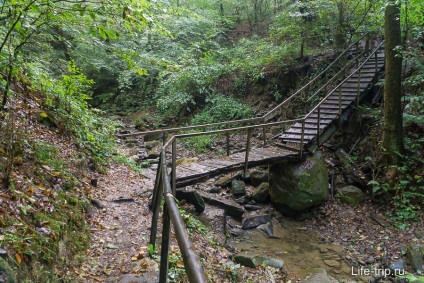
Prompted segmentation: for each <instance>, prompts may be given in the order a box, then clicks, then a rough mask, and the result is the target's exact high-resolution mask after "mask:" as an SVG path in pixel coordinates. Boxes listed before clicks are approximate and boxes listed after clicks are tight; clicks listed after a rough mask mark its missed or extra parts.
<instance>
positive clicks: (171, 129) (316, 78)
mask: <svg viewBox="0 0 424 283" xmlns="http://www.w3.org/2000/svg"><path fill="white" fill-rule="evenodd" d="M366 35H368V33H365V34H363V35H362V36H361V37H359V38H358V39H357V40H356V41H355V42H353V43H352V44H350V45H349V47H348V48H347V49H345V50H344V51H343V52H342V53H341V54H340V55H339V56H338V57H337V58H336V59H335V60H334V61H333V62H331V63H330V64H329V65H328V66H327V67H326V68H325V69H324V70H323V71H322V72H320V73H319V74H318V75H316V76H315V77H314V78H313V79H312V80H310V81H309V82H308V83H307V84H306V85H304V86H303V87H301V88H300V89H299V90H298V91H296V92H295V93H294V94H292V95H290V96H289V97H288V98H286V99H285V100H284V101H283V102H281V103H280V104H279V105H277V106H276V107H274V108H273V109H271V110H270V111H268V112H267V113H266V114H264V115H263V116H261V117H255V118H248V119H240V120H231V121H225V122H219V123H211V124H203V125H193V126H186V127H176V128H168V129H159V130H152V131H143V132H137V133H131V134H121V135H118V137H119V138H125V137H135V136H143V135H146V134H154V133H157V134H159V133H163V134H167V133H173V132H180V131H187V130H197V129H205V128H210V127H219V126H229V125H234V124H238V123H252V122H258V121H265V122H266V120H267V117H269V116H270V115H271V114H273V113H274V112H275V111H277V110H278V109H280V108H282V107H283V106H285V105H286V104H287V103H289V102H290V101H291V100H292V99H294V98H295V97H297V96H298V95H300V94H301V93H302V92H303V91H304V90H305V89H307V88H308V87H310V86H311V85H312V84H313V83H314V82H316V81H317V80H318V79H319V78H320V77H321V76H322V75H323V74H325V73H327V72H328V70H330V69H331V67H333V66H334V65H335V64H336V63H337V62H338V61H339V60H340V59H341V58H342V57H343V56H344V55H346V53H347V52H348V51H349V50H351V49H352V47H356V44H357V43H358V42H359V41H360V40H362V39H363V38H364V37H365V36H366ZM361 54H362V53H361ZM338 74H339V73H337V74H336V76H337V75H338Z"/></svg>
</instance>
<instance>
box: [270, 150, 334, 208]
mask: <svg viewBox="0 0 424 283" xmlns="http://www.w3.org/2000/svg"><path fill="white" fill-rule="evenodd" d="M269 194H270V196H271V201H272V203H273V204H274V205H275V207H276V208H277V209H278V210H280V211H281V212H283V213H286V214H297V213H298V212H302V211H304V210H306V209H308V208H310V207H313V206H316V205H319V204H321V203H322V202H323V201H325V200H327V197H328V170H327V167H326V166H325V162H324V159H323V157H322V155H321V154H320V153H319V152H317V153H315V155H314V156H312V157H309V158H308V159H307V160H305V161H303V162H298V163H285V164H278V165H274V166H272V167H271V168H270V184H269Z"/></svg>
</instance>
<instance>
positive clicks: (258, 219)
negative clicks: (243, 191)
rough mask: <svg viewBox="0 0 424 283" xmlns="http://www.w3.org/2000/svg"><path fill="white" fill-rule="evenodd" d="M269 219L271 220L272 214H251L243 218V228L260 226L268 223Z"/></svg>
mask: <svg viewBox="0 0 424 283" xmlns="http://www.w3.org/2000/svg"><path fill="white" fill-rule="evenodd" d="M269 221H271V216H270V215H269V214H262V215H250V216H247V217H245V218H243V221H242V223H241V226H242V228H243V229H251V228H255V227H258V226H259V225H261V224H266V223H268V222H269Z"/></svg>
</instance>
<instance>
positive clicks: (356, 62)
mask: <svg viewBox="0 0 424 283" xmlns="http://www.w3.org/2000/svg"><path fill="white" fill-rule="evenodd" d="M358 53H359V42H358V41H357V42H356V52H355V56H356V60H355V67H358V66H359V58H358V56H357V55H358Z"/></svg>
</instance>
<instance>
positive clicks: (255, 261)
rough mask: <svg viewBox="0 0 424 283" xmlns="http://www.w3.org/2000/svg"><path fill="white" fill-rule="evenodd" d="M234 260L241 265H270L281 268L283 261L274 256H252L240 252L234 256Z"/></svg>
mask: <svg viewBox="0 0 424 283" xmlns="http://www.w3.org/2000/svg"><path fill="white" fill-rule="evenodd" d="M234 261H235V262H237V263H240V264H241V265H243V266H247V267H253V268H256V267H258V266H261V265H266V266H271V267H275V268H279V269H281V268H283V267H284V261H283V260H281V259H276V258H268V257H262V256H252V255H249V254H247V253H240V254H238V255H236V256H234Z"/></svg>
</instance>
